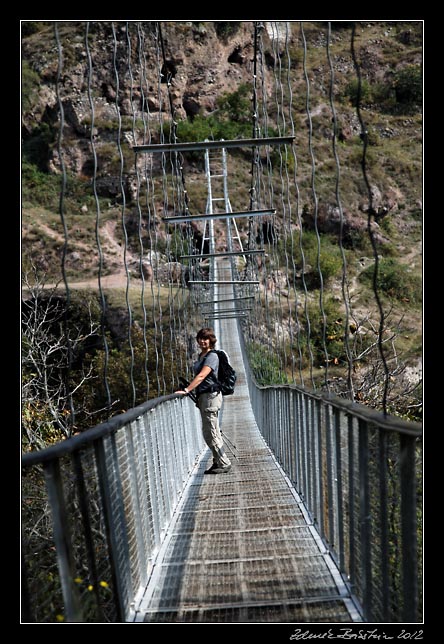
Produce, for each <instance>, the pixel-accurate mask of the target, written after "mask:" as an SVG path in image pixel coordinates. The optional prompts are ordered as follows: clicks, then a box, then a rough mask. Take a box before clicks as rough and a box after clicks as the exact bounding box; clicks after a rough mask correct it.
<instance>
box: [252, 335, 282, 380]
mask: <svg viewBox="0 0 444 644" xmlns="http://www.w3.org/2000/svg"><path fill="white" fill-rule="evenodd" d="M247 352H248V361H249V364H250V367H251V369H252V371H253V374H254V376H255V378H256V380H257V383H258V384H259V385H262V386H264V385H278V384H287V383H288V378H287V376H286V375H285V373H283V371H282V365H281V362H280V360H279V357H278V356H277V355H276V353H271V352H267V351H265V350H264V346H263V345H262V344H259V343H258V342H251V343H250V344H249V345H248V347H247Z"/></svg>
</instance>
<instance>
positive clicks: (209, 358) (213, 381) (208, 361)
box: [193, 351, 219, 394]
mask: <svg viewBox="0 0 444 644" xmlns="http://www.w3.org/2000/svg"><path fill="white" fill-rule="evenodd" d="M203 367H210V369H211V373H210V374H208V376H207V377H206V378H205V380H204V381H203V382H201V384H200V385H199V386H198V387H197V388H196V392H197V393H198V394H203V393H205V392H206V391H210V389H211V388H212V387H217V386H218V384H219V383H218V381H217V376H218V373H219V358H218V356H217V353H215V352H214V351H210V352H209V353H207V355H206V356H205V357H204V358H201V359H200V360H196V362H195V363H194V364H193V370H194V375H195V376H197V374H198V373H200V371H201V370H202V368H203Z"/></svg>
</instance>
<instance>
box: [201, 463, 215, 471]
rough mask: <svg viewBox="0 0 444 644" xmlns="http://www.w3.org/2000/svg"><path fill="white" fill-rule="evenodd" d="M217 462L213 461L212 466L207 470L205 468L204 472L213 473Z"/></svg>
mask: <svg viewBox="0 0 444 644" xmlns="http://www.w3.org/2000/svg"><path fill="white" fill-rule="evenodd" d="M216 467H217V463H213V465H212V466H211V467H209V468H208V469H207V470H205V472H204V474H212V473H213V470H214V469H216Z"/></svg>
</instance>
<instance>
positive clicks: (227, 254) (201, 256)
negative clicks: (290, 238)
mask: <svg viewBox="0 0 444 644" xmlns="http://www.w3.org/2000/svg"><path fill="white" fill-rule="evenodd" d="M264 253H265V249H264V248H261V249H260V250H239V251H226V252H223V253H199V254H198V255H181V256H180V258H179V259H199V260H200V259H206V258H208V257H231V256H233V255H253V254H261V255H263V254H264Z"/></svg>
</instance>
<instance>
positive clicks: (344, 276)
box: [327, 22, 354, 400]
mask: <svg viewBox="0 0 444 644" xmlns="http://www.w3.org/2000/svg"><path fill="white" fill-rule="evenodd" d="M330 41H331V22H329V23H328V28H327V59H328V64H329V67H330V88H329V100H330V107H331V112H332V115H333V117H332V118H333V137H332V150H333V156H334V159H335V165H336V178H335V196H336V204H337V207H338V210H339V248H340V252H341V258H342V280H341V288H342V299H343V302H344V306H345V322H344V347H345V353H346V356H347V366H348V368H347V391H348V395H349V397H350V398H351V400H354V390H353V379H352V369H353V361H352V356H351V351H350V344H349V336H348V326H349V319H350V306H349V301H350V295H349V291H348V279H347V259H346V256H345V251H344V245H343V234H344V212H343V209H342V202H341V195H340V177H341V167H340V164H339V156H338V150H337V146H336V142H337V131H338V121H337V117H336V109H335V104H334V69H333V62H332V59H331V54H330Z"/></svg>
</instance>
